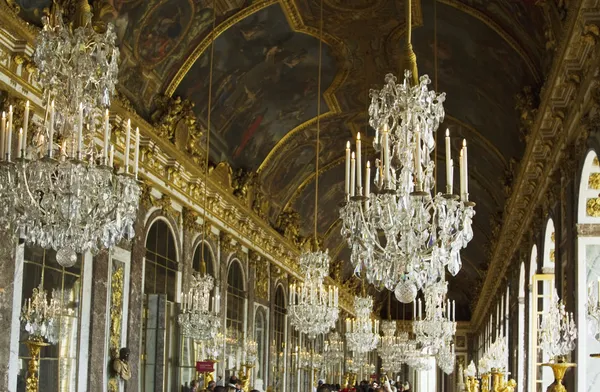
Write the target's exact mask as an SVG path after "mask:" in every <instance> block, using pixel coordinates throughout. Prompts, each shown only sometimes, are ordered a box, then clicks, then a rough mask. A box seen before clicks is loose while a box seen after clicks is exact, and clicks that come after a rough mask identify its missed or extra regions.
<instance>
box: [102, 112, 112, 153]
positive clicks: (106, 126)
mask: <svg viewBox="0 0 600 392" xmlns="http://www.w3.org/2000/svg"><path fill="white" fill-rule="evenodd" d="M109 119H110V115H109V113H108V109H106V112H105V114H104V150H103V151H102V155H103V156H104V164H108V144H109V142H110V124H109Z"/></svg>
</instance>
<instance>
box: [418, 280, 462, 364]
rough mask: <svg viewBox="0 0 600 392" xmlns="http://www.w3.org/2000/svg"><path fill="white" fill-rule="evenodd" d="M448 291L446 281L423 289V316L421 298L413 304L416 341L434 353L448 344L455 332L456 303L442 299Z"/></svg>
mask: <svg viewBox="0 0 600 392" xmlns="http://www.w3.org/2000/svg"><path fill="white" fill-rule="evenodd" d="M447 292H448V282H445V281H441V282H437V283H435V284H432V285H431V286H428V287H427V288H425V290H424V296H425V317H424V318H423V316H422V308H421V304H422V302H421V300H420V299H419V300H417V301H416V302H415V304H414V310H413V311H414V314H416V315H417V319H416V320H415V321H414V323H413V332H414V333H415V335H416V337H417V341H418V342H420V343H421V344H422V345H423V346H424V347H427V348H429V349H430V350H432V351H433V353H435V352H436V351H437V350H439V349H440V348H441V347H444V346H448V345H449V343H450V342H451V341H452V340H453V337H454V335H455V334H456V304H455V303H454V301H450V300H447V301H444V300H445V297H446V293H447Z"/></svg>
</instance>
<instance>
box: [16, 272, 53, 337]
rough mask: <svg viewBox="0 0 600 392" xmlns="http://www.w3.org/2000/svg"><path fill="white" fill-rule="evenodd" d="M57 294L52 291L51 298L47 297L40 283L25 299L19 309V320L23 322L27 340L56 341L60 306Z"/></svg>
mask: <svg viewBox="0 0 600 392" xmlns="http://www.w3.org/2000/svg"><path fill="white" fill-rule="evenodd" d="M57 294H58V293H57V292H56V291H55V292H53V293H52V298H50V299H49V298H47V293H46V291H45V290H44V289H43V288H42V285H41V284H40V286H39V287H37V288H34V289H33V294H32V295H31V298H28V299H27V302H26V305H25V306H23V309H22V310H21V322H22V323H23V324H25V331H27V333H28V334H29V340H32V341H36V342H48V343H50V344H56V343H58V332H59V325H58V322H59V320H58V318H59V317H60V313H61V307H60V302H59V300H58V299H57V298H59V297H60V295H57Z"/></svg>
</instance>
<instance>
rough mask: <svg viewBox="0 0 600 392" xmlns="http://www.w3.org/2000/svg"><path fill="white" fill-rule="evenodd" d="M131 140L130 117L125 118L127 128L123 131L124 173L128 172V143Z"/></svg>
mask: <svg viewBox="0 0 600 392" xmlns="http://www.w3.org/2000/svg"><path fill="white" fill-rule="evenodd" d="M130 142H131V119H129V120H127V130H126V132H125V151H123V155H125V173H129V143H130Z"/></svg>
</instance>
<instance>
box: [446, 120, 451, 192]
mask: <svg viewBox="0 0 600 392" xmlns="http://www.w3.org/2000/svg"><path fill="white" fill-rule="evenodd" d="M451 157H452V155H451V151H450V130H448V129H446V184H447V185H448V189H449V191H448V193H452V190H451V189H452V159H451Z"/></svg>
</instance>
